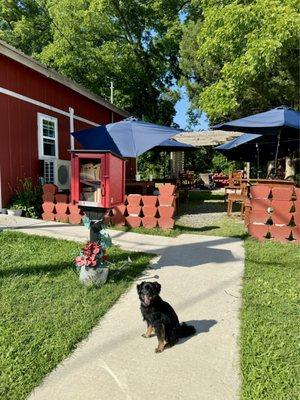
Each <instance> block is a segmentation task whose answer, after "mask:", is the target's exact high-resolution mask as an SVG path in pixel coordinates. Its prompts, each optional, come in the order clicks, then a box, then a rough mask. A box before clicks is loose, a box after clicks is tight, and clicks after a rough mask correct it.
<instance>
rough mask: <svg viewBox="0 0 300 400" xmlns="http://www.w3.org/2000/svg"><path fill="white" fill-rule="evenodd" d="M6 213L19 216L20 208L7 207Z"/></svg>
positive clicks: (20, 213)
mask: <svg viewBox="0 0 300 400" xmlns="http://www.w3.org/2000/svg"><path fill="white" fill-rule="evenodd" d="M7 215H11V216H13V217H21V215H22V210H13V209H12V208H11V209H8V210H7Z"/></svg>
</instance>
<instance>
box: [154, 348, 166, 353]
mask: <svg viewBox="0 0 300 400" xmlns="http://www.w3.org/2000/svg"><path fill="white" fill-rule="evenodd" d="M163 351H164V349H163V348H162V349H161V348H160V347H156V349H155V353H162V352H163Z"/></svg>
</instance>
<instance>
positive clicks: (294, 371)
mask: <svg viewBox="0 0 300 400" xmlns="http://www.w3.org/2000/svg"><path fill="white" fill-rule="evenodd" d="M245 250H246V265H245V274H244V284H243V290H242V298H243V305H242V310H241V370H242V377H243V379H242V396H241V397H242V400H296V399H299V398H300V397H299V396H300V391H299V389H300V388H299V377H300V375H299V372H300V370H299V362H300V358H299V325H300V324H299V289H300V288H299V282H300V273H299V270H300V247H299V246H297V245H294V244H292V243H288V244H280V243H276V242H272V241H265V243H263V244H260V243H258V242H257V241H256V240H253V239H251V238H248V239H246V240H245Z"/></svg>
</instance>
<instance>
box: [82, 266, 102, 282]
mask: <svg viewBox="0 0 300 400" xmlns="http://www.w3.org/2000/svg"><path fill="white" fill-rule="evenodd" d="M107 277H108V268H107V267H81V268H80V275H79V281H80V282H81V283H83V284H84V285H91V284H95V285H102V284H103V283H105V282H106V280H107Z"/></svg>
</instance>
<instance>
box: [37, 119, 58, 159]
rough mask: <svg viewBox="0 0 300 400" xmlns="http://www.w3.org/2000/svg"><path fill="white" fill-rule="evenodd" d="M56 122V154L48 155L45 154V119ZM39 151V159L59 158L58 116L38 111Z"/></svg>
mask: <svg viewBox="0 0 300 400" xmlns="http://www.w3.org/2000/svg"><path fill="white" fill-rule="evenodd" d="M45 120H46V121H50V122H54V127H55V138H54V140H55V156H48V155H45V154H44V137H43V121H45ZM38 152H39V160H57V159H58V158H59V154H58V121H57V118H55V117H51V116H50V115H46V114H42V113H38Z"/></svg>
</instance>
